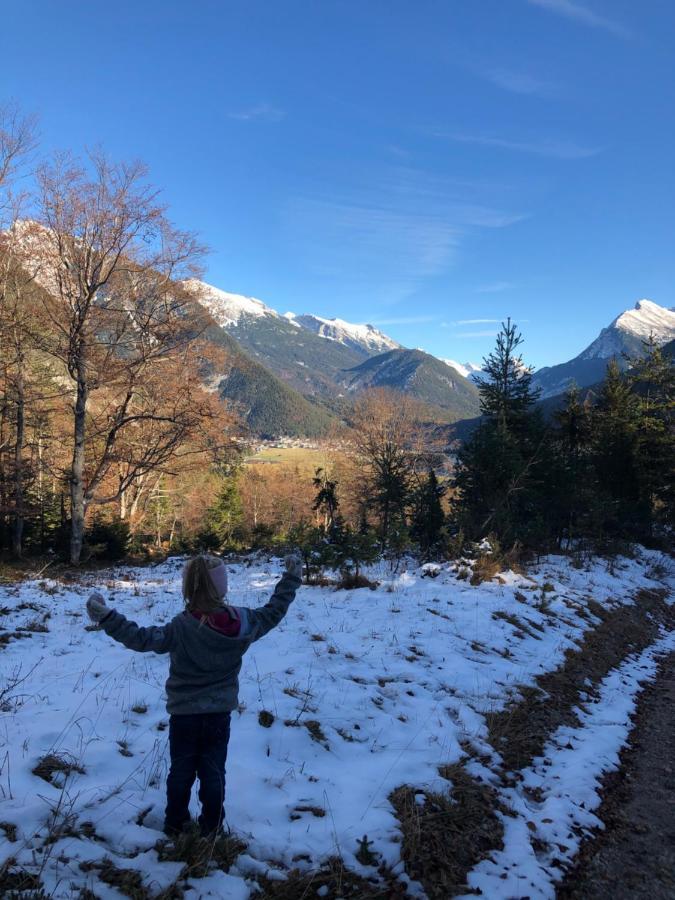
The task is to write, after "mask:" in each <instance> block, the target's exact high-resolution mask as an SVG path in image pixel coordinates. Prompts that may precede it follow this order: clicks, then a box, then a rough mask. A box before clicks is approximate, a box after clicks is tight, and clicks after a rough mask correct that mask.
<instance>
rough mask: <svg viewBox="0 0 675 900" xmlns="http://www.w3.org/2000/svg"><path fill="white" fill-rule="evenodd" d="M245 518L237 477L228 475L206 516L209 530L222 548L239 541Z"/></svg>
mask: <svg viewBox="0 0 675 900" xmlns="http://www.w3.org/2000/svg"><path fill="white" fill-rule="evenodd" d="M243 518H244V509H243V505H242V502H241V495H240V494H239V487H238V484H237V479H236V477H234V476H226V477H224V478H223V479H222V481H221V485H220V490H219V491H218V495H217V497H216V501H215V503H214V504H213V506H211V507H210V508H209V510H208V512H207V516H206V526H207V530H208V531H209V532H211V533H212V534H213V535H214V536H215V537H216V539H217V542H218V548H219V549H220V550H224V549H225V548H226V547H232V546H233V545H234V544H236V543H237V540H238V538H239V537H240V536H241V535H240V531H241V527H242V523H243Z"/></svg>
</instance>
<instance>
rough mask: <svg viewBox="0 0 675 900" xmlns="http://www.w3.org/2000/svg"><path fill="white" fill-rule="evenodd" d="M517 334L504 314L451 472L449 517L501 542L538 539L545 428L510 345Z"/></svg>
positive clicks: (526, 372) (543, 528)
mask: <svg viewBox="0 0 675 900" xmlns="http://www.w3.org/2000/svg"><path fill="white" fill-rule="evenodd" d="M521 343H522V337H521V335H520V333H519V332H518V330H517V328H516V326H515V325H513V324H512V323H511V320H510V319H509V320H507V321H506V323H504V324H503V325H502V330H501V332H500V334H499V335H498V337H497V345H496V348H495V350H494V351H493V352H492V353H491V354H490V355H489V356H488V357H487V359H486V360H485V365H484V372H485V373H486V376H487V377H486V378H484V379H483V380H482V381H481V382H480V384H479V391H480V397H481V412H482V414H483V419H482V421H481V423H480V425H479V426H478V428H477V429H476V431H475V432H474V434H473V435H472V437H471V438H470V440H469V441H468V442H467V443H466V444H465V445H464V447H463V448H462V450H461V451H460V453H459V459H458V465H457V475H456V479H455V483H456V486H457V488H458V490H459V503H458V508H457V520H458V524H459V526H460V527H461V528H462V529H463V530H464V531H465V533H466V535H467V537H469V538H471V539H474V540H478V539H480V538H482V537H484V536H485V535H486V534H488V533H490V532H492V533H494V534H496V536H497V537H498V538H499V540H500V542H501V543H502V544H503V545H504V546H506V545H508V544H512V543H514V542H516V541H519V542H521V543H523V544H529V545H541V544H543V543H545V541H546V537H547V534H548V525H547V522H546V516H545V500H546V498H545V494H544V483H545V471H544V469H545V458H546V453H547V450H548V447H547V435H546V430H545V428H544V425H543V423H542V420H541V417H540V415H539V414H538V413H537V412H535V411H534V410H533V407H534V403H535V401H536V400H537V398H538V392H537V391H535V390H533V389H532V370H531V369H529V368H527V367H526V366H525V365H524V364H523V361H522V357H521V356H520V355H518V356H516V355H515V354H516V352H517V349H518V347H519V346H520V344H521Z"/></svg>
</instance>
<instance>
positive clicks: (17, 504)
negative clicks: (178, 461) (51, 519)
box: [12, 372, 26, 559]
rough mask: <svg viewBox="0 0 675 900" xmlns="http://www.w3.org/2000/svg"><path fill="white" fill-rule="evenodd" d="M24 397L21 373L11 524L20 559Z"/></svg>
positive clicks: (18, 377) (13, 545)
mask: <svg viewBox="0 0 675 900" xmlns="http://www.w3.org/2000/svg"><path fill="white" fill-rule="evenodd" d="M25 427H26V426H25V396H24V382H23V373H22V372H19V374H18V376H17V379H16V444H15V445H14V521H13V523H12V553H13V554H14V556H16V557H17V559H20V558H21V550H22V546H23V526H24V508H23V507H24V504H23V443H24V433H25Z"/></svg>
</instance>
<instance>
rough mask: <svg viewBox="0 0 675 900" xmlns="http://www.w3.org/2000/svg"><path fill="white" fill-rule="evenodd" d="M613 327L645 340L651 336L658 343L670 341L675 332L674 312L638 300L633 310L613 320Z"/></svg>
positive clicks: (651, 301) (646, 301)
mask: <svg viewBox="0 0 675 900" xmlns="http://www.w3.org/2000/svg"><path fill="white" fill-rule="evenodd" d="M614 325H615V326H616V328H621V329H622V331H628V332H630V333H631V334H635V335H637V336H638V337H640V338H643V339H645V340H646V339H647V338H648V337H649V335H650V334H653V335H654V338H655V339H656V341H657V342H659V343H660V342H661V340H664V341H667V340H670V338H671V336H672V332H673V331H674V330H675V310H672V309H668V308H667V307H665V306H659V304H658V303H654V301H653V300H638V302H637V303H636V304H635V307H634V308H633V309H628V310H626V312H623V313H621V315H620V316H618V317H617V318H616V319H615V321H614Z"/></svg>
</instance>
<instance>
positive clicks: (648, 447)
mask: <svg viewBox="0 0 675 900" xmlns="http://www.w3.org/2000/svg"><path fill="white" fill-rule="evenodd" d="M629 372H630V374H629V378H628V381H629V384H630V387H631V390H632V391H633V393H634V394H635V395H636V397H637V404H638V410H639V424H638V434H637V448H636V451H637V461H636V462H637V468H638V476H639V482H640V490H641V493H642V495H643V501H644V503H645V504H646V505H647V507H648V508H649V511H650V516H651V521H650V532H651V531H653V526H655V525H656V526H662V525H665V526H667V527H669V528H672V527H673V526H675V364H674V361H673V360H672V359H671V358H669V357H667V356H665V355H664V354H663V352H662V351H661V349H660V347H659V346H658V345H657V344H656V343H655V342H654V341H653V340H649V341H647V342H646V344H645V355H644V356H643V357H641V358H638V359H634V360H632V361H631V364H630V369H629Z"/></svg>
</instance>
